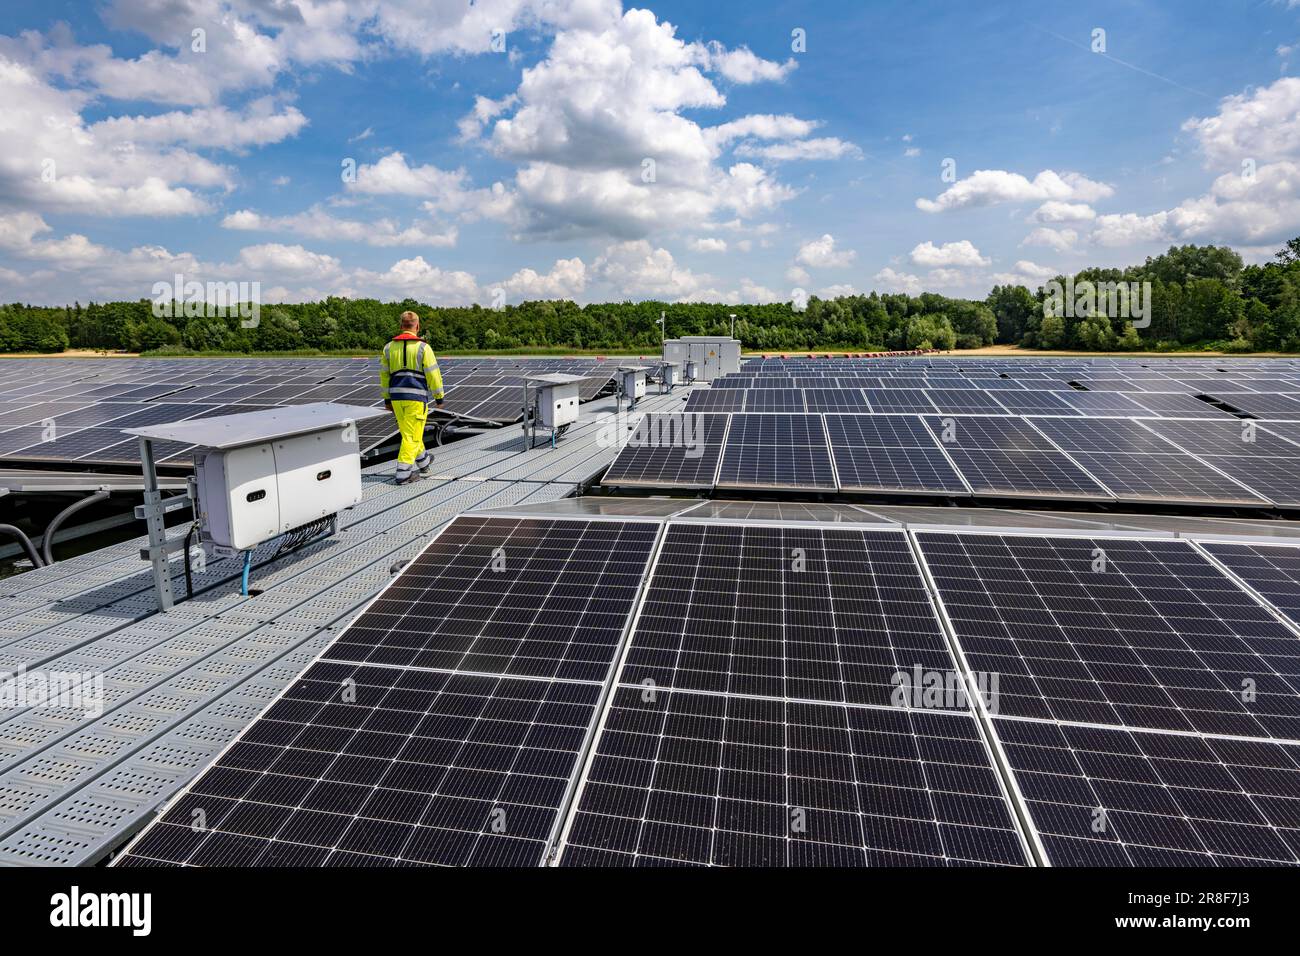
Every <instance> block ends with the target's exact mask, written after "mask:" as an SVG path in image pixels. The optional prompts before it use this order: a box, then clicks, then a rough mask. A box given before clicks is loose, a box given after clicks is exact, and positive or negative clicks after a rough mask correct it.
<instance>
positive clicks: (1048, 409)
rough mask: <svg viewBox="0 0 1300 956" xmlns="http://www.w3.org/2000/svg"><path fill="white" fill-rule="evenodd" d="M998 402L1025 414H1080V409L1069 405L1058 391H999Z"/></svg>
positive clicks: (1011, 409)
mask: <svg viewBox="0 0 1300 956" xmlns="http://www.w3.org/2000/svg"><path fill="white" fill-rule="evenodd" d="M998 402H999V403H1001V404H1002V405H1003V406H1004V407H1005V408H1006V409H1007V410H1008V411H1012V412H1018V413H1021V414H1025V415H1079V414H1080V412H1079V411H1078V409H1075V408H1073V407H1071V406H1070V405H1067V404H1066V403H1065V402H1064V401H1063V400H1062V399H1061V397H1060V395H1059V393H1057V392H1041V391H1027V390H1022V391H1013V390H1011V389H1006V388H1004V389H1001V390H999V391H998Z"/></svg>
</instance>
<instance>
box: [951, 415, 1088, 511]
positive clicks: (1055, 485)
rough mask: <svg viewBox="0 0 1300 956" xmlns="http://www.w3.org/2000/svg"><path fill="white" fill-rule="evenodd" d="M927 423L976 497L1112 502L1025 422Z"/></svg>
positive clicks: (961, 419)
mask: <svg viewBox="0 0 1300 956" xmlns="http://www.w3.org/2000/svg"><path fill="white" fill-rule="evenodd" d="M926 422H927V424H928V425H929V427H930V430H931V431H932V432H933V433H934V435H935V437H936V438H937V439H938V440H939V442H940V444H941V445H942V446H943V450H944V451H945V452H947V454H948V456H949V458H951V459H952V462H953V464H954V465H956V467H957V470H958V472H959V473H960V474H961V476H962V477H963V478H964V479H965V480H966V482H967V484H969V485H970V488H971V490H972V491H973V492H975V493H976V494H980V493H984V494H994V495H998V494H1013V495H1034V496H1037V495H1045V496H1055V497H1069V498H1085V499H1087V498H1101V499H1108V498H1110V497H1111V496H1110V493H1109V492H1108V491H1106V489H1105V488H1103V487H1102V486H1101V485H1100V484H1098V483H1097V481H1096V480H1095V479H1093V478H1092V477H1090V476H1089V475H1088V474H1087V473H1086V472H1084V471H1083V469H1081V468H1080V467H1079V466H1078V465H1077V464H1076V463H1075V462H1073V461H1072V460H1071V459H1070V458H1069V457H1068V456H1067V455H1066V454H1065V453H1064V452H1062V451H1060V450H1059V449H1057V448H1056V447H1054V446H1053V445H1052V444H1051V442H1050V441H1048V440H1047V439H1046V438H1045V437H1044V436H1043V435H1042V434H1040V433H1039V432H1037V431H1035V430H1034V429H1033V428H1032V427H1031V426H1030V425H1029V424H1028V423H1027V422H1026V421H1025V420H1024V419H1021V418H1016V417H1011V416H1004V417H992V416H954V417H950V418H938V417H931V418H927V419H926Z"/></svg>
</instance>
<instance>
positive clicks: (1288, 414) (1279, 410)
mask: <svg viewBox="0 0 1300 956" xmlns="http://www.w3.org/2000/svg"><path fill="white" fill-rule="evenodd" d="M1218 397H1219V398H1221V399H1222V400H1223V401H1225V402H1226V403H1227V404H1229V405H1231V406H1232V407H1233V408H1236V409H1239V410H1241V411H1243V412H1245V413H1246V414H1247V415H1254V416H1255V417H1256V418H1263V419H1266V420H1267V419H1278V420H1280V421H1297V420H1300V398H1295V397H1292V396H1289V395H1276V394H1259V395H1245V394H1240V393H1230V394H1227V395H1221V396H1218Z"/></svg>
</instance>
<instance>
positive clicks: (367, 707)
mask: <svg viewBox="0 0 1300 956" xmlns="http://www.w3.org/2000/svg"><path fill="white" fill-rule="evenodd" d="M657 535H658V525H657V524H656V523H654V522H644V521H643V522H636V521H628V522H622V521H580V520H571V521H561V520H555V521H548V520H537V519H508V518H483V517H473V516H468V517H461V518H458V519H457V520H456V521H454V522H453V523H452V524H451V525H449V526H448V527H447V528H446V529H445V530H444V531H443V532H442V533H441V534H440V535H439V536H438V537H437V538H436V539H434V541H433V542H432V543H431V544H430V545H429V547H428V548H427V549H426V550H425V551H424V552H423V553H422V554H421V555H420V556H419V557H418V558H416V559H415V560H414V561H413V562H412V563H411V564H410V565H408V567H407V568H406V569H405V570H404V571H403V572H402V574H401V575H400V576H399V577H398V578H396V579H395V580H394V581H393V583H392V584H391V585H390V586H389V587H388V588H387V589H386V590H385V591H384V592H383V593H382V594H381V595H380V597H379V598H377V599H376V600H375V601H374V602H373V603H372V604H371V605H370V606H369V607H368V608H367V609H366V611H364V612H363V613H362V614H361V616H360V617H358V618H357V619H356V621H354V622H353V623H352V624H351V625H349V627H348V628H347V629H346V630H345V631H344V632H343V633H342V634H341V635H340V637H339V639H338V640H337V641H335V642H334V643H333V644H331V645H330V646H329V647H327V648H326V649H325V651H324V652H323V653H322V654H321V656H320V657H319V658H318V659H317V660H316V662H315V663H313V664H312V665H311V666H310V667H309V668H308V669H307V670H306V671H305V672H304V673H303V674H302V675H301V677H300V678H299V679H298V680H297V681H296V682H295V683H294V685H293V686H292V687H291V688H290V690H289V691H287V692H286V693H285V694H284V695H283V696H282V697H281V698H280V699H279V700H278V701H277V702H276V703H275V704H273V705H272V706H271V707H270V708H269V709H268V710H267V711H266V712H265V713H264V714H263V715H262V717H260V718H259V719H258V720H257V721H256V722H255V723H254V724H252V725H251V726H250V727H249V728H248V729H247V730H245V732H244V734H243V735H241V737H240V738H239V739H238V740H237V741H236V742H235V743H234V744H233V745H232V746H231V747H230V748H228V749H227V750H226V751H225V752H224V753H223V754H222V755H221V756H220V757H219V758H218V759H217V761H216V762H215V763H214V764H213V765H212V766H211V767H210V768H209V769H208V770H207V771H206V772H205V773H204V774H203V775H202V776H201V777H200V778H199V779H198V781H196V782H195V783H194V784H193V785H192V786H191V787H190V788H189V789H188V790H187V791H186V793H185V794H184V795H183V797H182V798H181V799H180V800H178V801H175V802H174V803H173V804H172V805H171V807H170V808H169V810H168V811H167V813H166V814H164V816H163V818H162V819H161V821H160V822H158V823H156V824H155V825H153V826H151V827H150V828H149V829H147V830H146V831H145V832H144V833H143V834H142V835H141V837H140V838H139V839H138V840H137V841H136V842H135V843H134V844H132V846H131V847H129V848H128V853H127V857H126V860H125V863H126V865H132V864H134V865H149V864H151V863H154V862H171V863H184V864H191V865H244V866H263V865H266V866H269V865H286V864H288V865H310V866H322V865H363V864H364V865H393V864H398V863H401V864H410V863H417V864H418V863H425V864H429V863H432V864H448V865H454V864H485V865H538V864H540V863H541V862H542V860H543V857H544V855H545V853H546V851H547V848H548V847H549V846H550V844H551V842H552V841H553V839H554V831H555V829H556V827H557V824H558V820H559V810H560V809H561V807H562V805H563V802H564V800H565V795H566V794H567V793H568V791H569V781H570V779H571V778H572V776H573V774H574V772H575V770H576V766H575V765H576V762H577V758H578V754H579V753H580V752H581V750H582V749H583V746H584V742H585V740H586V739H587V737H588V736H589V734H590V733H591V730H592V726H593V724H594V720H595V716H596V705H597V704H598V702H599V700H600V697H601V694H602V688H603V687H604V686H605V682H606V681H607V679H608V677H609V670H610V667H611V665H612V663H613V658H614V654H615V652H616V649H617V647H618V644H619V642H620V639H621V636H622V633H623V631H624V628H625V625H626V621H627V617H628V615H629V614H630V613H631V610H632V606H633V603H634V601H635V599H636V595H637V592H638V589H639V586H640V581H641V576H642V574H643V573H644V570H645V566H646V563H647V561H648V559H649V555H650V551H651V548H652V545H653V543H654V541H655V538H656V537H657ZM195 810H202V811H203V817H204V820H203V827H202V828H199V829H197V830H196V829H195V828H194V827H193V822H194V820H195V817H194V812H195Z"/></svg>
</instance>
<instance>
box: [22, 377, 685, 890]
mask: <svg viewBox="0 0 1300 956" xmlns="http://www.w3.org/2000/svg"><path fill="white" fill-rule="evenodd" d="M669 401H672V402H679V401H680V396H677V397H673V396H665V397H664V399H663V400H659V399H658V397H652V398H651V399H647V400H646V401H645V402H643V403H642V406H641V409H642V410H645V411H650V410H655V409H656V407H657V406H658V405H659V404H660V403H661V402H662V404H664V405H665V406H667V405H668V403H669ZM613 410H614V402H613V400H612V399H610V400H600V401H597V402H593V403H591V404H589V405H586V406H584V407H583V414H584V421H583V422H582V423H580V426H575V428H574V429H572V430H571V431H570V433H569V434H568V435H566V436H565V438H564V440H563V441H561V442H560V443H559V445H558V446H557V447H556V448H555V449H551V448H550V447H549V446H546V447H541V446H539V447H538V448H536V449H534V450H533V451H532V452H529V453H527V454H525V453H523V450H522V441H521V438H520V435H519V433H518V432H517V431H515V430H514V429H508V428H507V429H503V430H500V431H495V432H489V433H485V434H483V435H478V436H474V437H472V438H469V439H465V440H463V441H459V442H456V443H455V444H454V445H452V446H448V447H446V448H444V449H439V450H438V453H437V460H436V463H435V466H434V467H435V471H438V470H439V469H440V468H442V467H444V465H445V464H446V463H447V462H448V461H451V462H454V464H455V467H454V468H453V469H452V470H454V471H456V472H457V473H458V476H459V477H457V478H438V479H433V480H424V481H420V482H416V483H414V484H412V485H406V486H400V487H399V486H395V485H393V484H392V483H391V477H392V472H393V467H394V466H393V465H392V464H391V463H389V464H386V465H381V466H377V467H375V468H371V469H367V471H366V473H365V475H364V477H363V483H364V488H365V497H364V499H363V500H362V502H361V503H360V504H359V505H357V506H356V507H355V508H353V509H352V510H351V511H350V512H348V513H347V515H345V516H344V520H343V527H342V529H341V531H340V533H339V534H337V535H335V536H334V537H332V538H328V539H325V540H322V541H319V542H316V543H313V544H310V545H307V546H306V547H303V548H300V549H298V550H296V551H294V552H292V553H291V554H288V555H283V556H278V557H277V556H276V555H275V546H274V545H267V546H264V547H262V548H260V549H258V551H257V552H255V554H254V572H253V583H254V585H255V587H256V588H258V589H260V591H261V593H259V594H257V595H256V596H255V597H251V598H244V597H241V596H240V595H239V593H238V583H237V575H238V573H239V570H240V569H239V566H238V565H237V563H236V562H234V561H230V560H225V561H213V562H210V563H209V564H208V565H207V567H206V568H205V569H203V570H202V571H197V570H196V571H195V574H194V584H195V589H196V592H197V593H196V595H195V597H194V599H193V600H191V601H184V602H181V603H179V604H177V605H176V607H175V608H174V609H173V610H172V611H170V612H168V613H167V614H157V613H155V608H154V605H153V597H152V593H151V581H150V577H149V574H148V571H147V566H146V565H145V564H144V562H142V561H141V560H140V558H139V548H140V547H141V546H142V544H143V543H144V540H145V539H144V538H143V537H141V538H138V539H134V540H132V541H129V542H125V543H122V544H119V545H115V546H113V547H111V548H105V549H103V550H101V551H98V552H94V553H92V554H87V555H81V556H78V557H76V558H73V559H71V560H69V561H64V562H59V563H58V564H55V565H52V566H50V567H47V568H42V569H39V570H35V571H32V572H29V573H27V574H23V575H20V576H17V577H14V578H10V579H7V580H6V581H4V582H3V583H2V584H0V597H3V598H4V600H3V601H2V602H0V670H9V671H12V670H16V669H18V668H26V669H27V670H28V671H33V670H37V669H40V670H47V671H64V672H74V673H94V674H102V676H103V682H104V701H103V712H102V713H101V714H98V715H93V714H90V715H88V714H86V713H84V712H81V711H76V710H72V709H59V710H56V709H51V708H32V709H21V708H19V709H13V710H9V711H3V712H0V865H76V864H87V863H93V862H95V861H96V860H98V859H101V858H102V857H103V856H104V855H106V854H107V853H109V852H110V851H111V850H112V849H113V848H115V847H116V846H118V845H120V844H122V843H123V842H125V840H126V839H127V838H128V837H129V836H130V835H131V834H132V833H133V832H134V831H135V830H136V829H138V828H139V826H140V825H142V824H143V823H144V822H146V821H147V820H148V818H149V816H150V814H151V813H152V812H153V811H154V810H155V809H156V808H157V807H158V806H159V805H160V804H161V803H162V802H163V801H164V800H165V799H166V798H167V797H169V796H170V795H171V794H172V793H174V792H175V791H176V790H177V789H179V788H180V787H181V786H182V785H184V784H185V783H186V782H187V781H188V780H189V779H190V777H192V776H193V775H194V774H195V773H197V772H198V771H199V770H200V769H202V767H203V766H204V765H205V764H206V763H207V762H208V761H210V760H211V758H212V757H213V756H214V755H215V754H216V752H217V751H218V750H220V749H221V748H222V747H224V746H225V745H226V743H228V742H229V741H230V740H231V739H232V738H233V737H234V736H235V735H236V734H238V732H239V731H240V730H242V729H243V727H244V726H245V725H246V724H247V723H248V722H249V721H251V720H252V718H253V717H254V716H255V715H256V714H257V713H258V712H259V711H260V710H261V709H262V707H263V706H265V704H266V702H267V701H269V700H270V699H271V698H272V697H273V696H274V695H275V694H277V693H278V692H279V691H280V690H282V689H283V688H284V687H285V686H286V685H287V684H288V683H289V682H290V681H291V680H292V679H293V678H294V677H295V676H296V675H297V674H298V673H299V672H300V671H301V670H302V668H303V667H305V666H306V665H307V664H308V663H309V662H310V661H311V659H312V658H313V657H315V655H316V654H317V653H318V652H319V651H320V649H321V648H322V647H324V646H325V644H327V643H328V642H329V641H330V640H331V639H332V638H333V636H334V634H335V633H337V631H338V630H339V629H340V628H342V627H343V626H344V625H346V624H347V622H348V621H349V620H351V618H352V617H353V616H355V615H356V614H357V613H358V612H359V611H360V609H361V608H362V607H363V606H364V605H365V604H366V603H367V602H369V600H370V599H371V598H372V597H373V596H374V595H375V594H376V593H377V592H378V591H379V590H380V589H381V588H382V587H383V586H384V584H385V583H386V582H387V581H388V580H389V579H390V577H391V572H392V569H393V568H394V566H396V565H399V564H400V563H403V562H405V561H407V560H409V559H411V558H412V557H414V556H415V555H416V554H418V553H419V552H420V551H421V550H422V549H423V547H424V545H425V544H426V543H427V540H428V538H429V536H431V535H432V534H434V533H435V532H436V531H437V530H438V528H440V527H441V526H442V525H443V524H445V523H446V522H447V521H449V520H450V519H451V518H453V517H455V516H456V515H458V514H460V513H462V512H464V511H468V510H472V509H480V508H492V507H508V506H511V505H517V504H524V503H537V504H544V503H546V502H550V501H556V500H559V499H561V498H564V497H568V496H570V495H572V494H574V493H575V492H576V491H577V490H578V489H579V488H581V487H583V486H584V485H586V484H588V483H589V482H591V481H592V480H594V478H595V477H597V476H598V475H599V474H600V472H601V471H602V470H603V469H604V468H605V467H606V466H607V465H608V464H609V462H610V461H612V460H613V457H614V455H615V454H616V452H617V447H616V446H615V445H613V444H611V443H610V442H609V441H608V440H607V439H604V438H602V437H601V435H602V434H604V435H608V434H609V433H610V428H609V427H606V428H605V429H604V431H603V432H602V430H601V425H602V424H604V425H606V426H614V425H616V422H614V420H613V418H612V416H610V415H609V413H610V412H612V411H613ZM597 416H603V417H604V418H605V419H607V421H605V422H601V421H600V420H598V418H597ZM507 442H508V443H509V444H510V446H511V447H510V448H509V449H506V448H504V447H502V446H503V444H504V443H507ZM173 533H175V531H173ZM172 570H173V575H174V580H175V582H176V583H177V585H178V593H182V592H183V581H182V579H181V572H182V568H181V565H180V563H179V562H173V565H172Z"/></svg>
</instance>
